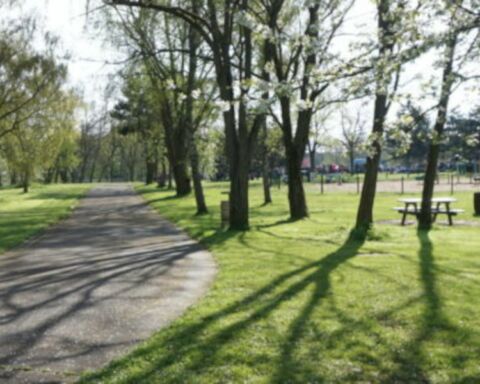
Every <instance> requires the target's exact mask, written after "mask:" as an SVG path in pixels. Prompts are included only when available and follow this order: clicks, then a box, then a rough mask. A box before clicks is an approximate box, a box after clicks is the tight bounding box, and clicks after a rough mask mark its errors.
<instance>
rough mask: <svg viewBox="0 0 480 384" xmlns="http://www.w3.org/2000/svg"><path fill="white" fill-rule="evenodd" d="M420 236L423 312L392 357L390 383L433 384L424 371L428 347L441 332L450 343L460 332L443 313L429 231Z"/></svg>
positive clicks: (419, 232) (419, 231)
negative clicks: (406, 338)
mask: <svg viewBox="0 0 480 384" xmlns="http://www.w3.org/2000/svg"><path fill="white" fill-rule="evenodd" d="M417 237H418V240H419V243H420V248H419V252H418V257H419V267H420V270H419V275H420V281H421V284H422V287H423V296H422V298H421V299H422V300H421V301H423V308H424V309H423V312H422V314H421V317H420V319H419V320H418V328H417V330H416V332H415V335H414V337H412V338H411V339H410V340H408V341H407V342H406V343H405V344H404V345H402V346H401V348H398V349H397V351H399V352H397V353H396V354H394V355H393V361H394V362H395V364H396V369H394V370H392V371H391V372H390V373H389V374H388V376H387V378H386V379H385V382H388V383H413V382H415V383H430V382H431V380H430V378H429V373H428V372H426V370H425V369H426V367H427V366H428V354H427V353H425V352H424V346H425V344H426V343H427V342H430V341H432V340H433V339H434V338H435V337H436V336H437V335H438V334H440V333H443V334H444V336H443V337H444V338H446V340H447V342H450V341H452V340H453V338H452V336H451V335H453V334H454V333H455V332H458V331H459V329H458V327H456V326H455V325H453V324H452V323H451V322H450V321H449V319H448V318H447V317H446V315H445V314H444V312H443V303H442V299H441V296H440V294H439V292H438V284H437V277H436V265H435V259H434V252H433V249H434V247H433V244H432V241H431V239H430V236H429V231H428V230H418V231H417ZM449 335H450V336H449Z"/></svg>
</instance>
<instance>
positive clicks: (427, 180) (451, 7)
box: [418, 0, 479, 229]
mask: <svg viewBox="0 0 480 384" xmlns="http://www.w3.org/2000/svg"><path fill="white" fill-rule="evenodd" d="M463 5H464V1H463V0H456V1H454V2H447V3H446V13H447V15H448V16H449V21H448V23H449V26H448V31H447V38H446V42H445V48H444V57H443V60H442V79H441V87H440V97H439V100H438V105H437V116H436V120H435V124H434V127H433V137H432V140H431V143H430V148H429V151H428V159H427V169H426V172H425V177H424V181H423V191H422V206H421V211H420V216H419V220H418V226H419V228H422V229H430V228H431V226H432V222H433V218H432V197H433V192H434V188H435V180H436V176H437V167H438V159H439V155H440V144H441V141H442V138H443V134H444V130H445V125H446V123H447V116H448V106H449V102H450V96H451V93H452V88H453V85H454V84H455V80H456V77H457V76H456V74H455V68H454V64H455V53H456V51H457V47H458V45H459V39H460V37H461V35H462V31H463V30H464V25H470V24H471V22H470V20H469V19H470V16H471V15H470V14H468V13H467V22H466V20H465V14H464V8H463ZM477 36H478V35H477ZM478 41H479V40H478V39H477V37H476V42H477V43H478Z"/></svg>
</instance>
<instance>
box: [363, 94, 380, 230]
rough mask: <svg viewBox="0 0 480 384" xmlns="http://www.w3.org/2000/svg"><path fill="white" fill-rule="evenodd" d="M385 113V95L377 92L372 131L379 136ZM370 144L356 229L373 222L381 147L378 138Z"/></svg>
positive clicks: (365, 227) (364, 227)
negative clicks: (371, 152)
mask: <svg viewBox="0 0 480 384" xmlns="http://www.w3.org/2000/svg"><path fill="white" fill-rule="evenodd" d="M386 114H387V96H386V95H385V94H383V93H378V94H377V95H376V97H375V111H374V122H373V133H374V134H375V135H377V136H379V137H380V136H382V134H383V129H384V123H385V117H386ZM372 146H373V148H372V149H373V152H374V154H373V155H372V156H368V157H367V164H366V167H365V179H364V182H363V188H362V195H361V197H360V204H359V206H358V212H357V222H356V225H355V228H356V229H358V230H367V229H368V228H369V227H370V226H371V225H372V223H373V205H374V202H375V195H376V192H377V178H378V168H379V165H380V158H381V155H382V147H381V145H380V141H379V140H378V139H376V140H374V141H373V143H372Z"/></svg>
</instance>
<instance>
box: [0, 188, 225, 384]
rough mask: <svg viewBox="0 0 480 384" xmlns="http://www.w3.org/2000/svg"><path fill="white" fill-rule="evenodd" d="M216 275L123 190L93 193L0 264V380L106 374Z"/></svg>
mask: <svg viewBox="0 0 480 384" xmlns="http://www.w3.org/2000/svg"><path fill="white" fill-rule="evenodd" d="M215 270H216V268H215V262H214V260H213V258H212V256H211V254H210V253H209V252H207V251H205V250H204V249H203V248H201V247H200V246H199V245H198V243H196V242H195V241H193V240H191V239H190V238H189V237H188V236H187V235H186V234H185V233H183V232H182V231H180V230H178V229H176V228H175V227H174V226H173V225H172V224H170V223H169V222H167V221H166V220H164V219H162V218H161V217H160V216H159V215H158V214H157V213H155V212H154V211H153V209H152V208H150V207H149V206H148V205H146V204H145V202H144V201H143V199H142V198H141V197H140V196H138V195H137V194H136V193H135V192H134V191H133V189H132V188H131V187H130V186H129V185H122V184H114V185H105V186H99V187H96V188H94V189H93V190H91V191H90V192H89V193H88V194H87V196H86V197H85V198H84V199H82V201H81V202H80V205H79V206H78V208H77V209H75V211H74V212H73V214H72V215H71V217H70V218H69V219H67V220H65V221H63V222H61V223H60V224H59V225H56V226H55V227H53V228H51V229H50V230H48V231H47V232H46V233H45V234H44V235H42V236H40V237H39V238H37V239H36V240H34V241H32V242H29V243H27V244H25V245H24V246H22V247H20V248H17V249H16V250H15V251H12V252H8V253H6V254H4V255H1V256H0V382H2V383H4V382H5V383H8V382H11V383H42V382H43V383H47V382H48V383H57V382H58V383H63V382H69V381H73V380H75V379H76V378H77V377H78V375H79V373H80V372H82V371H85V370H92V369H98V368H100V367H102V366H104V365H105V364H107V363H108V362H109V361H110V360H112V359H113V358H116V357H119V356H122V355H123V354H125V353H127V352H128V351H129V350H131V349H132V347H133V346H134V345H135V344H137V343H138V342H140V341H142V340H145V339H147V338H148V337H149V336H151V335H152V334H153V333H154V332H155V331H157V330H158V329H160V328H162V327H164V326H166V325H167V324H169V323H170V322H171V321H172V320H173V319H175V318H176V317H178V316H179V315H181V314H182V313H183V312H184V311H185V309H186V308H187V307H189V306H190V305H191V304H193V303H194V302H196V301H197V300H198V299H199V298H200V297H201V296H202V295H204V294H205V292H206V291H207V289H208V287H209V285H210V283H211V282H212V280H213V278H214V275H215Z"/></svg>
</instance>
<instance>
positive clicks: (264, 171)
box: [262, 155, 272, 205]
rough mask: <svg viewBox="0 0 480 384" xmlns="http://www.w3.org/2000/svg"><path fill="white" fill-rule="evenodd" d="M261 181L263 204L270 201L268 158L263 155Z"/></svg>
mask: <svg viewBox="0 0 480 384" xmlns="http://www.w3.org/2000/svg"><path fill="white" fill-rule="evenodd" d="M262 182H263V203H264V204H265V205H267V204H270V203H271V202H272V194H271V192H270V184H271V183H270V167H269V166H268V158H267V156H265V155H264V157H263V164H262Z"/></svg>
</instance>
